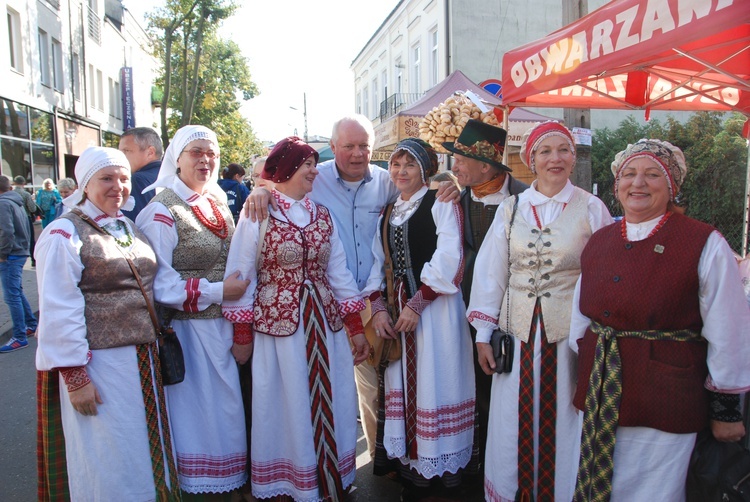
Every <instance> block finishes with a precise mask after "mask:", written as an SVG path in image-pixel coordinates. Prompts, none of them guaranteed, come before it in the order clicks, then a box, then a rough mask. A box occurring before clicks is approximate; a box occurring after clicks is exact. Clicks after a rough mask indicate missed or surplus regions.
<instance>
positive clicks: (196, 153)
mask: <svg viewBox="0 0 750 502" xmlns="http://www.w3.org/2000/svg"><path fill="white" fill-rule="evenodd" d="M182 153H187V154H188V155H190V157H192V158H193V159H196V160H198V159H202V158H203V156H204V155H205V156H206V157H208V160H213V159H215V158H218V157H219V154H218V153H216V152H214V151H213V150H201V149H200V148H191V149H190V150H183V151H182Z"/></svg>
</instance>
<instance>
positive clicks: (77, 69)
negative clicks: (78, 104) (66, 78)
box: [71, 54, 81, 101]
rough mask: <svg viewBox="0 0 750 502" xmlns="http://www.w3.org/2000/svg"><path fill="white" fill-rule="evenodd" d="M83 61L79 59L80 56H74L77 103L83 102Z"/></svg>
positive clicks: (74, 87)
mask: <svg viewBox="0 0 750 502" xmlns="http://www.w3.org/2000/svg"><path fill="white" fill-rule="evenodd" d="M80 64H81V61H80V59H79V58H78V54H73V75H71V77H72V78H73V96H74V97H75V99H76V101H80V100H81V68H80Z"/></svg>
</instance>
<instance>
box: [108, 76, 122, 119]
mask: <svg viewBox="0 0 750 502" xmlns="http://www.w3.org/2000/svg"><path fill="white" fill-rule="evenodd" d="M109 115H110V117H114V118H116V119H119V118H121V117H122V99H121V96H120V82H118V81H116V80H114V79H111V78H110V79H109Z"/></svg>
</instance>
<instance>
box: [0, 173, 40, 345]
mask: <svg viewBox="0 0 750 502" xmlns="http://www.w3.org/2000/svg"><path fill="white" fill-rule="evenodd" d="M28 257H29V220H28V216H27V215H26V210H25V209H24V203H23V198H22V197H21V196H20V195H19V194H18V193H17V192H15V191H13V187H12V185H11V181H10V178H9V177H7V176H0V282H2V285H3V297H4V298H5V303H6V304H7V305H8V309H9V310H10V317H11V319H12V320H13V337H12V338H11V339H10V340H9V341H8V343H6V344H5V345H3V346H2V347H0V354H5V353H8V352H13V351H15V350H19V349H23V348H25V347H28V345H29V342H28V340H27V337H28V335H29V334H31V333H33V332H34V331H36V327H37V320H36V318H35V317H34V313H33V312H32V311H31V306H30V305H29V301H28V300H27V299H26V296H25V295H24V294H23V282H22V278H23V266H24V264H25V263H26V259H27V258H28Z"/></svg>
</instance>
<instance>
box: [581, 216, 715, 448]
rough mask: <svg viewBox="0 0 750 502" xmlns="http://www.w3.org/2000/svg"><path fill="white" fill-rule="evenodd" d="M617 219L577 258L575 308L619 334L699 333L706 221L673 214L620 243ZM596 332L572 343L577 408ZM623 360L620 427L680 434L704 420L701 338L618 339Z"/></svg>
mask: <svg viewBox="0 0 750 502" xmlns="http://www.w3.org/2000/svg"><path fill="white" fill-rule="evenodd" d="M620 228H621V227H620V224H619V223H615V224H614V225H610V226H608V227H605V228H603V229H601V230H600V231H598V232H596V233H595V234H594V235H593V236H592V237H591V240H589V243H588V245H587V246H586V248H585V249H584V251H583V254H582V255H581V302H580V310H581V312H582V313H583V314H584V315H585V316H587V317H588V318H590V319H591V320H593V321H596V322H598V323H600V324H602V325H606V326H610V327H612V328H614V329H616V330H619V331H626V330H627V331H644V330H659V331H675V330H682V329H689V330H694V331H697V332H700V330H701V328H702V327H703V321H702V320H701V316H700V310H699V300H698V292H699V279H698V262H699V261H700V257H701V253H702V252H703V248H704V246H705V244H706V240H707V239H708V236H709V235H710V234H711V232H712V231H713V228H712V227H710V226H709V225H706V224H704V223H701V222H699V221H696V220H693V219H690V218H688V217H685V216H682V215H680V214H673V215H672V216H671V217H670V218H669V220H667V222H666V224H665V225H664V227H662V228H661V229H660V230H659V231H658V232H657V233H656V234H655V235H654V236H652V237H649V238H647V239H644V240H642V241H638V242H626V241H625V240H624V239H623V238H622V236H621V230H620ZM596 341H597V335H596V334H594V333H593V332H592V331H591V329H588V330H586V334H585V336H584V337H583V338H582V339H581V340H578V385H577V388H576V393H575V398H574V400H573V404H574V405H575V406H576V408H578V409H580V410H582V409H583V408H584V405H585V401H586V391H587V390H588V383H589V375H590V373H591V368H592V365H593V360H594V349H595V346H596ZM618 347H619V350H620V355H621V358H622V401H621V403H620V420H619V425H622V426H632V427H636V426H643V427H651V428H654V429H659V430H662V431H665V432H672V433H677V434H684V433H689V432H697V431H700V430H701V429H703V428H704V427H705V426H706V425H707V422H708V393H707V391H706V390H705V388H704V382H705V380H706V376H707V375H708V367H707V365H706V356H707V344H706V343H705V341H698V342H678V341H670V340H657V341H649V340H642V339H638V338H618Z"/></svg>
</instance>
